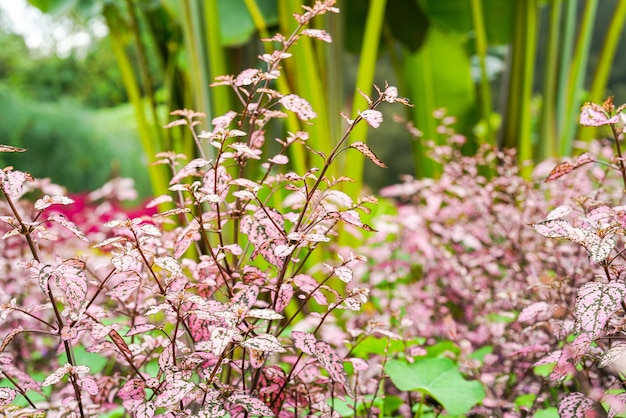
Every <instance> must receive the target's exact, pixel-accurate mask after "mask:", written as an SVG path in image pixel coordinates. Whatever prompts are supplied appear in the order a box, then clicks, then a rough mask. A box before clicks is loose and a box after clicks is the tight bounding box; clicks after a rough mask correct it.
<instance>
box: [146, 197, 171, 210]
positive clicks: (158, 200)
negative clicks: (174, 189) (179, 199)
mask: <svg viewBox="0 0 626 418" xmlns="http://www.w3.org/2000/svg"><path fill="white" fill-rule="evenodd" d="M173 200H174V199H172V196H170V195H168V194H162V195H161V196H159V197H155V198H154V199H152V200H151V201H149V202H148V203H146V208H154V207H156V206H159V205H160V204H163V203H170V202H171V201H173Z"/></svg>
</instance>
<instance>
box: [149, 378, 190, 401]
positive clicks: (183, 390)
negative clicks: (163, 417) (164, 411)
mask: <svg viewBox="0 0 626 418" xmlns="http://www.w3.org/2000/svg"><path fill="white" fill-rule="evenodd" d="M194 386H195V385H194V384H193V382H189V381H186V380H172V381H170V382H168V383H167V384H166V385H165V390H164V391H163V392H161V393H159V395H158V396H157V398H156V400H155V401H154V404H155V406H157V407H159V406H162V407H165V406H170V405H174V404H176V403H178V402H180V401H182V400H183V398H184V397H185V396H187V394H188V393H189V392H191V390H192V389H193V388H194Z"/></svg>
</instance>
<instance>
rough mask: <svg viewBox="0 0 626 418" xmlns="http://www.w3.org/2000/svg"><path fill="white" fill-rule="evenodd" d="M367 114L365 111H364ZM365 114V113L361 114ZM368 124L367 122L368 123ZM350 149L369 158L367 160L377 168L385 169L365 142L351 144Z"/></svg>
mask: <svg viewBox="0 0 626 418" xmlns="http://www.w3.org/2000/svg"><path fill="white" fill-rule="evenodd" d="M366 112H367V110H366ZM363 113H365V112H363ZM368 123H369V121H368ZM350 147H351V148H354V149H356V150H358V151H359V152H360V153H361V154H363V155H365V156H366V157H367V158H369V160H370V161H371V162H373V163H374V164H376V165H377V166H379V167H382V168H387V166H386V165H385V163H383V162H382V161H381V160H380V159H379V158H378V157H377V156H376V154H374V152H373V151H372V150H371V149H370V147H368V146H367V144H365V142H360V141H357V142H353V143H352V144H351V145H350Z"/></svg>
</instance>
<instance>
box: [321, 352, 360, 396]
mask: <svg viewBox="0 0 626 418" xmlns="http://www.w3.org/2000/svg"><path fill="white" fill-rule="evenodd" d="M315 356H316V357H317V360H318V361H319V362H320V364H321V365H322V367H323V368H324V369H325V370H326V371H327V372H328V375H329V376H330V378H331V379H332V380H334V381H335V382H337V383H339V384H341V385H342V386H343V389H344V390H345V391H346V393H347V394H348V395H349V396H353V394H352V389H351V388H350V382H349V381H348V375H347V374H346V371H345V369H344V367H343V361H342V360H341V358H340V357H339V355H337V352H336V351H335V350H334V349H333V348H332V347H331V346H330V345H329V344H328V343H327V342H325V341H318V342H317V343H315Z"/></svg>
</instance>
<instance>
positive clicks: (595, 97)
mask: <svg viewBox="0 0 626 418" xmlns="http://www.w3.org/2000/svg"><path fill="white" fill-rule="evenodd" d="M625 22H626V1H619V2H618V3H617V5H616V6H615V11H614V12H613V18H612V19H611V23H610V24H609V28H608V30H607V32H606V36H605V38H604V43H603V44H602V51H601V52H600V56H599V57H598V64H597V66H596V69H595V71H594V74H593V81H592V84H591V90H590V92H589V100H590V101H592V102H594V103H600V102H602V101H603V100H604V98H605V97H604V96H605V94H606V86H607V84H608V80H609V76H610V75H611V69H612V68H613V59H614V58H615V51H616V50H617V45H618V44H619V41H620V36H621V34H622V31H623V29H624V23H625ZM596 134H597V130H596V129H590V128H586V129H582V130H580V131H579V136H580V138H581V139H582V140H584V141H590V140H591V139H593V138H594V137H595V135H596Z"/></svg>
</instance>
